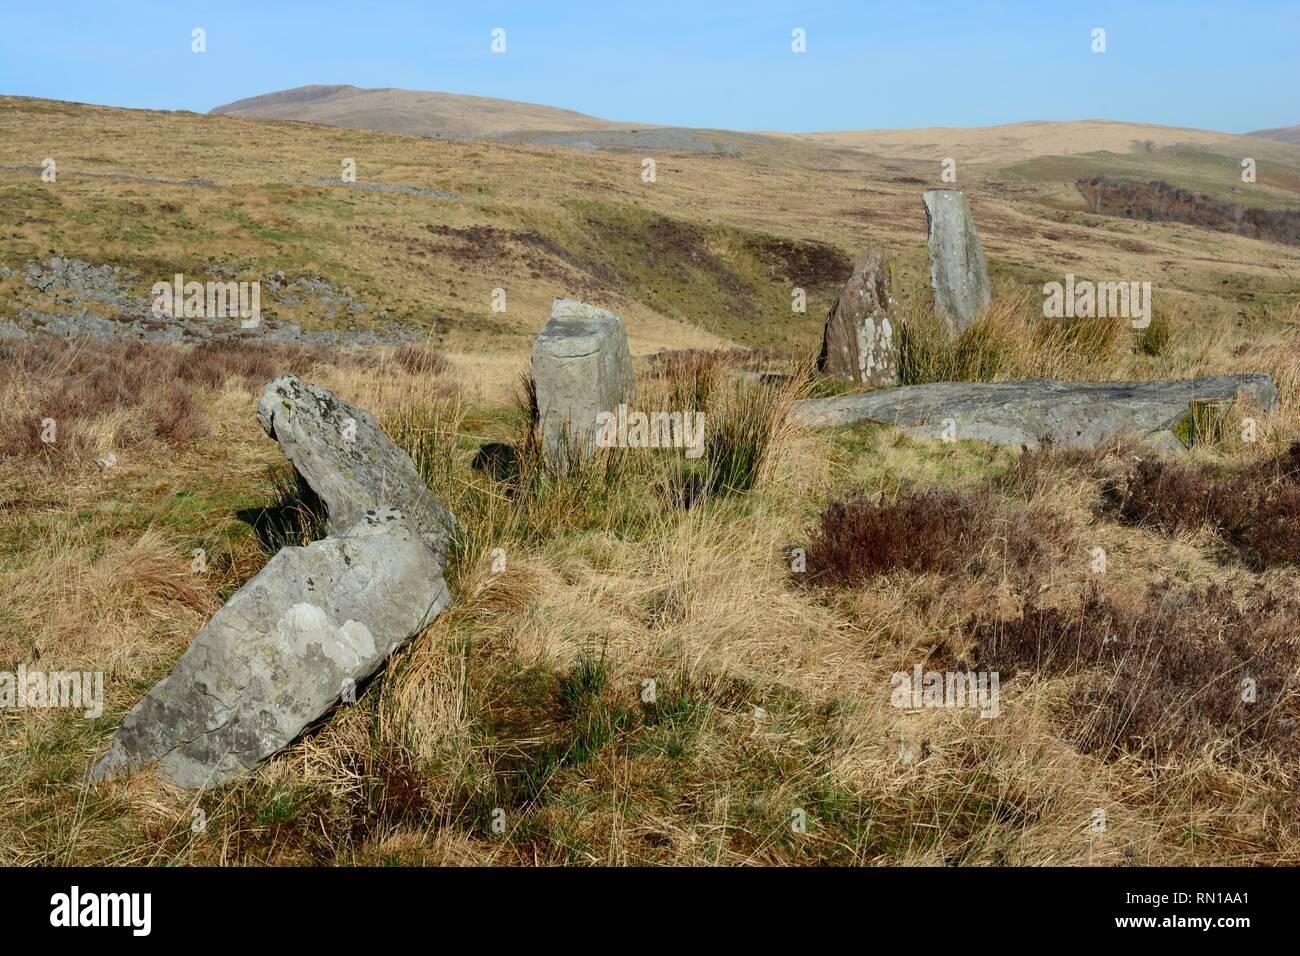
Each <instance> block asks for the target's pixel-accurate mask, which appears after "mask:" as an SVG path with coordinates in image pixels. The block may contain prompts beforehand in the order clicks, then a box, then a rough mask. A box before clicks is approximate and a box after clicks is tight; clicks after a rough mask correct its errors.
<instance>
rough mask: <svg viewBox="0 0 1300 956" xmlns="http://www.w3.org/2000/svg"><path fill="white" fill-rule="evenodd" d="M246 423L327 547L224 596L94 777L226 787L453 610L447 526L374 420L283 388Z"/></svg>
mask: <svg viewBox="0 0 1300 956" xmlns="http://www.w3.org/2000/svg"><path fill="white" fill-rule="evenodd" d="M257 419H258V421H259V422H260V423H261V425H262V427H263V428H264V429H265V430H266V433H267V434H268V435H270V436H271V437H272V438H275V439H276V440H277V441H279V442H280V445H281V447H282V448H283V450H284V452H285V454H286V455H287V456H288V458H289V460H290V461H291V462H293V466H294V468H295V470H296V471H297V474H298V479H299V481H300V482H301V484H302V485H304V486H305V487H306V488H307V489H308V490H310V491H311V492H313V493H314V494H315V495H316V496H317V498H318V500H319V503H320V504H322V505H323V506H324V507H325V508H326V509H327V517H328V527H329V532H330V534H329V537H326V538H323V539H322V540H320V541H314V542H312V543H311V544H309V545H307V546H306V547H304V548H282V549H281V550H280V551H278V552H277V553H276V554H275V555H274V556H273V557H272V558H271V560H270V561H268V562H267V564H266V567H264V568H263V569H262V570H261V571H260V572H259V573H258V574H257V575H255V576H254V577H253V578H252V579H251V580H249V581H248V583H247V584H245V585H244V586H243V587H241V588H240V589H239V590H238V591H236V592H235V593H234V594H233V595H231V597H230V600H229V601H227V602H226V604H225V606H223V607H222V608H221V610H219V611H217V613H216V614H214V615H213V616H212V619H211V620H210V621H208V623H207V624H206V625H205V626H204V627H203V628H202V630H200V631H199V633H198V634H197V635H195V637H194V640H193V641H191V642H190V646H189V647H188V648H187V649H186V651H185V653H184V654H182V655H181V658H180V660H179V661H177V663H176V666H175V667H174V668H172V671H171V673H170V674H168V675H167V676H166V677H164V678H163V679H162V680H160V681H159V682H158V683H157V684H155V685H154V686H153V687H152V688H151V689H150V690H149V692H148V693H147V694H145V696H144V697H143V698H142V699H141V700H140V701H139V702H138V703H137V704H136V705H135V706H134V707H133V708H131V710H130V712H128V713H127V715H126V717H124V718H123V720H122V726H121V727H119V728H118V730H117V733H116V734H114V735H113V741H112V743H111V744H110V745H109V748H108V752H107V753H105V754H104V756H103V757H102V758H101V759H100V760H99V762H98V763H96V764H95V767H94V769H93V770H92V771H91V778H92V779H94V780H101V779H105V778H107V777H112V776H115V775H116V774H118V773H121V772H124V771H128V770H132V769H136V768H139V767H143V766H146V765H148V764H150V763H154V762H156V763H157V769H158V773H159V774H160V775H161V776H162V777H164V778H165V779H167V780H169V781H171V782H172V783H174V784H176V785H177V786H181V787H211V786H214V785H216V784H219V783H223V782H225V781H227V780H230V779H231V778H232V777H235V776H236V775H238V774H240V773H242V772H244V771H245V770H248V769H250V768H252V767H255V766H257V765H258V764H259V763H260V762H262V761H263V760H265V759H266V758H267V757H270V756H271V755H272V754H274V753H275V752H276V751H278V750H279V749H281V748H282V747H284V746H286V745H287V744H289V743H290V742H292V741H293V740H294V738H296V737H297V736H298V735H299V734H301V733H302V732H303V730H304V729H305V728H306V727H307V726H308V725H309V724H311V723H312V722H313V721H315V720H317V719H318V718H319V717H321V715H323V714H324V713H325V712H326V711H327V710H328V709H329V708H330V707H331V706H333V705H334V704H336V703H338V702H339V701H340V700H342V701H345V702H350V701H349V698H350V697H351V695H352V694H354V693H355V690H356V687H357V685H358V684H360V683H361V682H362V681H364V680H365V679H366V678H367V677H369V676H370V675H372V674H373V673H375V671H377V670H378V669H379V668H380V667H381V666H382V665H383V663H384V660H385V659H386V658H387V657H388V655H389V654H391V653H392V652H393V651H394V650H396V649H397V648H398V647H399V646H401V644H402V643H403V642H405V641H406V640H407V639H408V638H410V637H412V636H414V635H415V634H418V633H419V632H420V631H421V630H423V629H424V628H425V627H427V626H428V624H429V623H430V622H431V621H432V620H433V619H434V618H435V617H437V616H438V614H439V613H441V612H442V610H443V609H444V608H446V607H447V605H448V603H450V601H451V595H450V593H449V592H448V589H447V584H446V582H445V581H444V580H443V566H444V562H445V555H446V545H447V539H448V536H449V535H450V533H451V531H452V529H453V527H454V519H453V518H452V516H451V514H450V512H448V511H447V509H446V508H445V507H443V505H442V503H441V502H440V501H438V499H437V498H435V497H434V495H433V494H432V493H431V492H430V491H429V489H428V487H427V486H426V485H425V484H424V482H423V481H421V480H420V476H419V474H418V473H417V472H416V470H415V465H414V464H413V463H412V462H411V459H410V457H409V456H408V455H407V454H406V453H405V452H404V451H402V450H401V449H400V448H398V447H397V446H396V445H394V444H393V443H392V442H390V441H389V440H388V438H387V436H385V435H384V433H383V431H382V429H380V427H379V424H378V423H377V422H376V421H375V419H374V417H373V416H372V415H370V414H369V413H368V412H366V411H364V410H363V409H360V408H356V407H354V406H352V405H349V404H347V403H346V402H344V401H343V400H342V399H340V398H339V397H338V396H337V395H335V394H334V393H333V392H331V391H329V390H327V389H324V388H321V387H319V386H317V385H311V384H309V383H307V382H303V381H301V380H299V379H297V378H295V377H293V376H285V377H283V378H277V379H276V380H275V381H273V382H271V383H270V384H269V385H267V386H266V389H265V390H264V391H263V393H262V397H261V399H260V400H259V401H258V403H257ZM352 699H355V698H352Z"/></svg>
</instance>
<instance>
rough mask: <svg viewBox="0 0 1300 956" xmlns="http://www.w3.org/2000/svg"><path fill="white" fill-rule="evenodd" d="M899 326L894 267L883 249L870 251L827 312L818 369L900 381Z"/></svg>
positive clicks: (868, 380)
mask: <svg viewBox="0 0 1300 956" xmlns="http://www.w3.org/2000/svg"><path fill="white" fill-rule="evenodd" d="M897 328H898V317H897V315H896V313H895V308H894V297H893V295H892V294H891V292H890V281H889V268H888V266H887V264H886V263H885V259H884V256H883V255H882V254H881V252H880V250H879V249H868V250H867V251H866V252H864V253H863V254H862V255H861V256H859V257H858V260H857V262H855V263H854V264H853V273H852V275H850V276H849V281H848V282H847V283H845V285H844V288H843V289H842V290H841V291H840V296H839V298H838V299H836V300H835V304H834V305H833V306H831V311H830V314H829V315H827V316H826V327H825V329H824V330H823V332H822V351H821V355H820V356H818V358H817V368H818V370H819V371H821V372H822V373H823V374H824V375H839V376H847V377H848V378H851V379H853V380H854V381H855V382H861V383H862V384H863V385H872V386H885V385H896V384H898V344H897V342H896V341H895V339H894V335H895V331H896V329H897Z"/></svg>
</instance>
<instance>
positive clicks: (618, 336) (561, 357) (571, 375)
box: [533, 299, 633, 463]
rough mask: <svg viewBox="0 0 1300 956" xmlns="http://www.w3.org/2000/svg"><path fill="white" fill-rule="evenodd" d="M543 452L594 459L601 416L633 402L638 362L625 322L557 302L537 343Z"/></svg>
mask: <svg viewBox="0 0 1300 956" xmlns="http://www.w3.org/2000/svg"><path fill="white" fill-rule="evenodd" d="M533 382H534V385H535V386H536V390H537V418H538V429H539V431H540V433H541V438H542V450H543V452H544V453H545V454H546V455H547V457H549V458H550V459H551V460H552V461H556V462H560V463H564V462H566V461H567V460H568V458H569V456H570V454H573V453H577V454H582V455H586V454H590V453H591V451H592V448H593V447H594V442H595V429H596V416H597V415H598V414H600V413H601V412H614V411H615V410H616V409H617V408H618V406H619V403H620V402H628V401H631V399H632V391H633V380H632V357H631V354H630V353H629V352H628V349H627V333H626V332H625V331H624V329H623V320H622V319H620V318H619V317H618V316H617V315H615V314H614V313H613V312H607V311H606V310H604V309H598V308H596V307H595V306H592V305H587V304H586V303H584V302H576V301H574V300H573V299H556V300H555V304H554V305H553V306H552V307H551V319H550V321H549V322H547V323H546V325H545V326H544V327H543V328H542V331H541V333H540V334H539V335H538V336H537V341H536V342H534V343H533Z"/></svg>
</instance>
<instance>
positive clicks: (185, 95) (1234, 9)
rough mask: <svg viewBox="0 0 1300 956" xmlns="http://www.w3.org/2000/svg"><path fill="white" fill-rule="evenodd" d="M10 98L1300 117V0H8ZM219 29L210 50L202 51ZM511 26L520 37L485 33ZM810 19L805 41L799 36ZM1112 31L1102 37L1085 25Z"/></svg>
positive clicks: (1256, 123) (0, 88)
mask: <svg viewBox="0 0 1300 956" xmlns="http://www.w3.org/2000/svg"><path fill="white" fill-rule="evenodd" d="M6 7H7V9H6V10H5V13H4V18H3V22H4V26H5V29H4V31H3V32H0V93H7V94H18V95H23V96H41V97H49V98H53V99H66V100H77V101H82V102H91V103H104V104H108V105H112V106H130V107H147V108H153V109H188V110H194V111H198V112H204V111H206V110H208V109H210V108H212V107H213V106H216V105H218V104H220V103H225V102H229V101H231V100H236V99H240V98H243V97H246V96H254V95H256V94H258V93H266V92H271V91H274V90H280V89H285V88H288V87H294V86H302V85H305V84H308V83H352V84H355V85H357V86H397V87H406V88H410V89H423V90H442V91H446V92H452V93H473V94H478V95H482V96H496V97H502V98H505V99H516V100H525V101H528V102H534V103H545V104H549V105H553V106H562V107H565V108H568V109H575V110H579V111H581V112H584V113H590V114H592V115H595V116H600V117H604V118H606V119H616V120H629V121H637V122H646V123H664V124H678V125H685V126H717V127H727V128H731V129H771V130H787V131H795V130H829V129H866V128H879V127H911V126H940V125H942V126H983V125H988V124H993V123H1007V122H1017V121H1020V120H1028V119H1092V118H1108V119H1120V120H1132V121H1137V122H1153V123H1163V124H1169V125H1177V126H1195V127H1202V128H1206V129H1220V130H1226V131H1230V132H1243V131H1247V130H1253V129H1259V128H1262V127H1270V126H1284V125H1291V124H1293V123H1300V0H1286V2H1281V0H1272V2H1255V0H1236V2H1203V0H1187V2H1182V3H1173V2H1164V0H1128V2H1122V3H1110V2H1086V3H1079V2H1061V0H1033V2H1030V0H1006V2H1001V3H993V2H978V0H972V2H965V3H959V2H946V3H943V2H926V0H919V2H909V0H893V2H888V3H878V2H861V0H860V2H831V0H825V2H815V0H813V2H804V3H778V2H764V0H750V2H742V3H732V2H726V0H723V2H712V3H710V2H698V0H697V2H694V3H682V2H675V0H644V2H631V0H602V2H587V3H559V2H546V0H526V2H487V0H460V2H458V3H442V2H432V0H427V2H407V0H384V2H379V3H362V2H352V3H338V2H332V0H317V2H311V3H307V2H299V0H262V2H258V3H249V2H244V0H227V2H221V3H186V2H184V0H168V2H135V3H117V2H113V0H93V2H83V0H67V2H60V3H57V4H49V3H40V2H32V3H21V4H20V3H18V2H17V0H14V2H9V3H6ZM196 26H197V27H202V28H204V29H205V30H206V31H207V45H208V52H207V53H205V54H202V55H197V54H194V53H192V52H191V51H190V31H191V30H192V29H193V28H194V27H196ZM496 27H500V28H502V29H504V30H505V31H506V52H505V53H504V54H493V53H492V52H491V50H490V43H491V31H492V30H493V28H496ZM796 27H797V28H802V29H803V30H805V31H806V36H807V52H806V53H802V54H796V53H793V52H792V51H791V48H790V46H791V31H792V30H793V29H795V28H796ZM1095 27H1101V28H1104V29H1105V30H1106V52H1105V53H1093V52H1092V49H1091V45H1092V38H1091V33H1092V30H1093V29H1094V28H1095Z"/></svg>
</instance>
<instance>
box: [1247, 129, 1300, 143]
mask: <svg viewBox="0 0 1300 956" xmlns="http://www.w3.org/2000/svg"><path fill="white" fill-rule="evenodd" d="M1247 135H1248V136H1262V137H1264V139H1274V140H1277V141H1278V142H1279V143H1293V144H1295V145H1297V146H1300V125H1296V126H1279V127H1277V129H1257V130H1255V132H1253V133H1248V134H1247Z"/></svg>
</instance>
